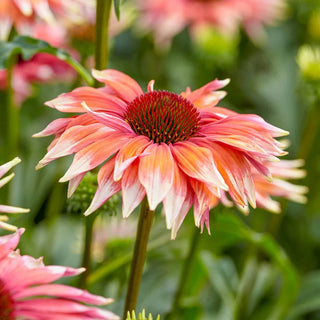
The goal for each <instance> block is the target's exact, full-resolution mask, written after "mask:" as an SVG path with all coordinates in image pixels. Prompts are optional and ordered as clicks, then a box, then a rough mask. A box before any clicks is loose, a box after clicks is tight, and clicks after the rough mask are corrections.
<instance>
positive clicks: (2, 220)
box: [0, 157, 30, 319]
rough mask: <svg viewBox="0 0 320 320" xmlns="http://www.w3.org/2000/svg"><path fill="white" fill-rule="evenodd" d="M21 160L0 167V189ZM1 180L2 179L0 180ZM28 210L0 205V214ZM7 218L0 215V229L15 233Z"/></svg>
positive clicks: (15, 159)
mask: <svg viewBox="0 0 320 320" xmlns="http://www.w3.org/2000/svg"><path fill="white" fill-rule="evenodd" d="M19 162H21V160H20V159H19V158H18V157H17V158H14V159H13V160H11V161H9V162H7V163H5V164H3V165H2V166H0V188H1V187H3V186H4V185H5V184H6V183H8V182H9V181H10V180H11V179H12V178H13V177H14V173H11V174H10V175H8V176H6V177H4V178H2V177H3V176H4V175H5V174H6V173H7V172H8V171H9V170H10V169H11V168H12V167H14V166H15V165H17V164H18V163H19ZM1 178H2V179H1ZM29 211H30V210H29V209H23V208H18V207H12V206H6V205H1V204H0V212H1V213H26V212H29ZM6 221H8V216H6V215H0V228H3V229H6V230H9V231H15V230H16V229H17V227H15V226H13V225H11V224H9V223H7V222H6ZM0 319H1V318H0Z"/></svg>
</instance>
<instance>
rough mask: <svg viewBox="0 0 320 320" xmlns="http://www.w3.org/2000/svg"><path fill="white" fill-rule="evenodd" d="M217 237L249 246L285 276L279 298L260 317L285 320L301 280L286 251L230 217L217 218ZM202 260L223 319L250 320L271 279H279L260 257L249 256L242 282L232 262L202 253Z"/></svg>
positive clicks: (234, 217)
mask: <svg viewBox="0 0 320 320" xmlns="http://www.w3.org/2000/svg"><path fill="white" fill-rule="evenodd" d="M214 237H215V239H216V240H217V239H219V238H220V237H223V238H226V239H228V240H229V241H228V245H235V244H237V243H239V242H243V241H245V242H248V243H250V244H251V245H253V246H254V248H255V249H260V250H261V251H262V252H263V253H264V254H265V255H266V256H267V258H268V259H270V261H271V263H272V265H273V266H275V267H277V269H278V270H279V271H280V273H281V276H282V286H281V289H280V291H279V294H278V297H277V299H276V300H275V301H274V303H273V304H272V305H270V307H268V309H267V310H264V313H263V314H264V315H265V316H264V317H262V315H260V318H257V319H268V320H271V319H272V320H283V319H284V317H285V316H286V314H287V313H288V311H289V308H290V307H291V305H292V304H293V302H294V300H295V298H296V295H297V293H298V289H299V287H298V284H299V279H298V274H297V271H296V269H295V267H294V266H293V265H292V263H291V261H290V260H289V258H288V257H287V255H286V253H285V252H284V251H283V250H282V248H281V247H280V246H279V245H278V244H277V242H276V241H275V240H274V239H273V238H272V237H271V236H270V235H268V234H263V233H258V232H255V231H254V230H252V229H250V228H249V227H247V226H246V225H245V224H244V223H243V222H242V221H241V220H240V218H238V217H237V216H236V215H234V214H229V213H223V214H217V215H216V216H215V235H214ZM254 252H255V251H254ZM201 260H202V262H203V264H204V266H205V267H206V270H207V273H208V277H209V279H210V281H211V283H212V284H213V285H214V287H215V289H216V290H217V292H218V293H219V295H220V296H221V298H222V300H223V302H224V307H223V308H222V310H221V314H223V316H222V317H221V319H226V320H227V319H244V318H245V319H248V318H247V317H248V316H249V315H250V313H251V312H252V310H253V309H254V307H255V306H256V305H257V303H258V301H259V300H260V299H261V297H262V296H263V294H264V293H265V291H266V290H267V289H268V287H269V286H270V279H273V278H274V277H275V273H274V271H273V270H272V269H270V266H268V264H265V263H264V262H263V263H259V262H258V261H257V260H256V255H249V256H248V258H247V260H246V262H245V267H244V269H243V272H242V275H241V277H240V278H239V279H237V277H235V275H236V274H237V272H236V267H235V266H234V265H233V262H232V260H230V259H229V258H217V257H215V256H214V254H213V253H210V252H202V254H201ZM231 306H233V307H231ZM250 319H251V318H250ZM252 319H254V318H252Z"/></svg>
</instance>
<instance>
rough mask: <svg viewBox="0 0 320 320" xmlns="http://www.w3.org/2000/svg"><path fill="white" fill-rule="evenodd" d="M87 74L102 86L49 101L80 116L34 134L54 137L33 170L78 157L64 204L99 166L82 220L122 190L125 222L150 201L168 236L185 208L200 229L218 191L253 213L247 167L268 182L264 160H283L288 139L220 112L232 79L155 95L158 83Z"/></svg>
mask: <svg viewBox="0 0 320 320" xmlns="http://www.w3.org/2000/svg"><path fill="white" fill-rule="evenodd" d="M92 74H93V76H94V77H95V78H96V79H97V80H98V81H100V82H102V83H104V84H105V87H104V88H101V89H95V88H90V87H81V88H78V89H75V90H73V91H72V92H70V93H65V94H62V95H60V96H59V97H57V98H56V99H53V100H51V101H49V102H47V103H46V104H47V105H48V106H50V107H52V108H55V109H57V110H59V111H62V112H70V113H80V115H76V116H74V117H71V118H60V119H57V120H55V121H53V122H52V123H50V124H49V125H48V126H47V127H46V128H45V129H44V130H43V131H42V132H40V133H38V134H36V135H34V136H37V137H41V136H47V135H52V134H54V135H55V138H54V140H53V141H52V143H51V144H50V146H49V148H48V153H47V154H46V156H45V157H44V158H43V159H42V160H41V161H40V162H39V164H38V166H37V168H41V167H43V166H45V165H47V164H48V163H50V162H51V161H53V160H55V159H57V158H60V157H63V156H67V155H70V154H75V157H74V159H73V162H72V164H71V166H70V167H69V169H68V171H67V172H66V174H65V175H64V176H63V177H62V178H61V179H60V181H61V182H65V181H69V192H68V195H69V196H71V195H72V193H73V192H74V190H75V189H76V188H77V186H78V185H79V183H80V181H81V179H82V178H83V176H84V175H85V173H86V172H87V171H89V170H91V169H93V168H96V167H97V166H99V165H100V164H103V163H104V162H105V164H104V165H103V166H102V167H101V168H100V170H99V173H98V189H97V191H96V194H95V196H94V198H93V201H92V203H91V205H90V206H89V208H88V209H87V211H86V212H85V215H88V214H90V213H91V212H93V211H95V210H96V209H97V208H99V207H100V206H101V205H102V204H103V203H104V202H105V201H107V200H108V199H109V198H110V197H111V196H112V195H113V194H115V193H117V192H118V191H120V190H122V198H123V206H122V210H123V216H124V217H128V216H129V215H130V214H131V212H132V211H133V210H134V209H135V208H136V207H137V206H138V205H139V204H140V202H141V201H142V199H143V198H144V197H145V196H147V199H148V202H149V207H150V209H151V210H155V209H156V207H157V206H158V204H160V203H161V202H162V203H163V206H164V211H165V215H166V223H167V227H168V229H172V237H173V238H174V237H175V235H176V233H177V230H178V229H179V227H180V225H181V223H182V221H183V219H184V217H185V215H186V214H187V212H188V211H189V209H190V207H191V206H192V205H194V218H195V224H196V225H197V226H199V225H200V221H201V217H202V215H203V214H204V213H205V212H207V211H208V210H209V209H210V208H211V207H212V206H213V205H214V203H213V202H214V200H213V199H214V197H213V196H214V195H216V196H217V197H220V191H221V189H224V190H229V193H230V194H231V195H232V197H233V199H234V200H235V201H236V202H237V203H238V204H239V205H241V206H247V205H248V202H249V203H250V204H251V205H252V206H255V192H254V184H253V180H252V174H251V167H252V166H254V167H256V168H257V170H259V172H261V173H262V174H264V175H265V176H269V175H270V173H269V170H268V168H267V167H266V166H265V165H264V161H266V160H271V159H274V158H275V157H277V156H280V155H283V154H285V152H283V151H282V149H280V147H279V146H280V143H279V142H278V141H276V140H275V139H274V137H277V136H282V135H285V134H287V132H286V131H283V130H281V129H279V128H276V127H274V126H272V125H270V124H268V123H266V122H265V121H264V120H263V119H262V118H260V117H259V116H257V115H253V114H246V115H242V114H237V113H235V112H232V111H231V110H227V109H224V108H221V107H216V104H217V103H218V102H219V100H220V99H222V98H223V97H224V96H225V92H223V91H216V90H218V89H220V88H222V87H224V86H225V85H226V84H227V83H228V82H229V81H228V80H224V81H219V80H214V81H212V82H210V83H208V84H206V85H205V86H203V87H201V88H199V89H197V90H194V91H191V90H190V88H187V90H186V92H182V93H181V94H180V95H177V94H175V93H171V92H167V91H154V90H153V84H154V81H150V83H149V85H148V92H146V93H144V92H143V91H142V89H141V87H140V86H139V85H138V83H137V82H136V81H135V80H133V79H132V78H130V77H129V76H127V75H125V74H123V73H122V72H119V71H116V70H104V71H97V70H94V71H93V73H92ZM107 160H108V161H107Z"/></svg>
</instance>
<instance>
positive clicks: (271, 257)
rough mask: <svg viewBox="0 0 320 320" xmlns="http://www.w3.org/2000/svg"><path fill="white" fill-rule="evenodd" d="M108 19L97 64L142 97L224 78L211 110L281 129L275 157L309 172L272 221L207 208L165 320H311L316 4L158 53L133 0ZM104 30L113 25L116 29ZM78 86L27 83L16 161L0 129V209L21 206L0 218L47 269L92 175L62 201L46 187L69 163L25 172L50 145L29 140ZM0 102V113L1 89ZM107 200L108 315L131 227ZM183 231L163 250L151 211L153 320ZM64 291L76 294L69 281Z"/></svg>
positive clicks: (119, 300) (80, 224)
mask: <svg viewBox="0 0 320 320" xmlns="http://www.w3.org/2000/svg"><path fill="white" fill-rule="evenodd" d="M120 10H121V11H120V22H122V23H123V25H121V28H120V29H119V30H117V31H115V32H114V34H111V35H110V56H109V63H108V66H109V67H110V68H115V69H118V70H120V71H122V72H125V73H127V74H128V75H130V76H131V77H132V78H134V79H136V80H137V82H138V83H139V84H140V85H141V87H142V88H144V89H145V90H146V87H147V83H148V81H149V80H151V79H154V80H155V81H156V82H155V88H156V89H161V90H168V91H173V92H177V93H179V92H181V91H184V90H185V88H186V87H187V86H190V87H191V88H192V89H196V88H198V87H200V86H202V85H204V84H206V83H208V82H209V81H211V80H213V79H214V78H219V79H225V78H230V79H231V82H230V84H229V85H228V86H227V87H226V88H225V90H226V91H227V92H228V95H227V96H226V97H225V98H224V99H223V100H222V101H221V103H220V105H221V106H224V107H227V108H230V109H232V110H235V111H237V112H240V113H256V114H258V115H260V116H262V117H263V118H264V119H265V120H266V121H268V122H270V123H272V124H273V125H276V126H278V127H280V128H283V129H285V130H288V131H290V136H289V137H288V138H289V139H290V146H289V148H288V151H289V154H288V156H286V158H288V159H297V158H299V159H304V160H305V166H304V168H305V169H306V170H307V172H308V174H307V176H306V178H304V179H302V180H299V181H296V183H297V184H301V185H305V186H307V187H308V188H309V192H308V195H307V196H308V202H307V203H306V204H304V205H303V204H297V203H292V202H289V201H287V200H280V201H281V206H282V212H281V213H280V214H272V213H269V212H267V211H264V210H262V209H256V210H253V209H251V210H250V214H249V215H248V216H245V215H243V214H242V213H241V212H239V211H238V210H237V209H236V208H225V207H223V206H221V205H220V206H218V207H217V208H215V209H214V210H213V211H212V213H211V231H212V235H211V236H209V235H208V234H207V232H206V231H204V233H203V234H202V235H201V236H200V239H199V243H198V246H197V249H196V252H195V259H194V261H193V263H190V264H189V269H190V276H189V277H188V278H186V279H185V281H186V287H185V291H184V294H183V299H182V300H181V306H180V311H179V312H180V313H179V317H178V319H187V320H188V319H190V320H191V319H192V320H197V319H202V320H211V319H216V320H231V319H248V320H261V319H271V318H272V316H271V315H272V314H273V315H274V314H275V313H276V312H277V310H285V311H284V315H283V317H282V318H280V319H288V320H299V319H308V320H316V319H320V231H319V230H320V209H319V208H320V191H319V190H320V152H319V151H320V148H319V139H320V132H319V125H320V120H319V117H320V67H319V65H320V2H319V1H318V0H290V1H289V2H288V3H287V8H286V13H285V15H284V17H283V18H282V19H281V20H280V21H278V22H277V23H276V24H275V25H274V26H268V27H267V28H266V29H265V31H266V35H267V37H266V39H265V41H264V42H263V43H255V42H253V41H252V39H250V38H249V37H248V36H247V34H246V33H245V32H244V31H243V30H240V32H239V33H238V34H237V35H236V36H234V37H232V38H228V37H225V36H223V35H221V34H220V33H219V32H216V31H215V30H206V31H203V32H202V33H201V35H200V36H198V37H196V38H194V37H192V36H190V33H189V31H188V29H187V28H185V29H184V30H182V32H179V33H178V34H177V35H175V36H174V37H173V39H172V41H171V43H169V44H166V46H160V45H156V44H155V41H154V38H153V34H152V33H151V32H148V31H146V30H141V26H139V24H140V22H141V16H140V15H139V11H138V10H137V8H136V4H135V3H134V2H132V1H129V0H127V1H125V2H124V3H122V4H121V6H120ZM111 23H114V24H117V22H116V19H115V18H114V19H113V20H112V22H111ZM111 29H112V28H111ZM74 31H75V32H74V34H73V33H71V34H72V37H71V40H70V41H71V44H70V46H72V47H73V49H72V50H73V51H75V52H76V53H75V57H76V58H77V59H78V60H81V61H82V62H83V63H84V64H85V65H86V66H87V68H90V67H91V66H92V65H93V62H92V58H91V56H92V54H93V52H94V43H93V41H92V35H93V34H92V32H93V28H92V27H91V29H90V27H88V28H86V29H84V30H80V29H79V30H76V29H75V30H74ZM76 31H78V32H76ZM317 50H318V51H317ZM79 85H83V83H82V80H81V79H80V78H79V77H74V78H73V79H72V81H53V82H52V81H51V82H50V83H45V84H34V85H32V94H31V95H30V96H28V97H27V98H26V99H25V100H24V101H23V103H22V104H21V106H20V107H19V111H18V113H19V115H18V116H19V143H18V149H17V150H15V151H16V154H12V152H11V151H10V148H11V146H10V145H6V144H5V141H4V139H3V135H4V133H3V130H4V129H3V128H4V127H5V125H4V121H5V120H4V118H3V117H2V116H1V118H2V119H0V120H1V127H0V129H1V130H0V132H1V137H0V143H1V145H0V149H1V158H0V160H1V161H0V163H4V162H5V161H8V160H10V159H11V158H13V157H14V156H19V157H20V158H21V159H22V162H21V163H20V164H19V165H18V166H17V167H15V169H14V170H13V171H14V172H15V174H16V176H15V178H14V179H13V181H12V182H11V183H10V184H8V185H7V186H6V187H3V188H2V189H1V194H0V200H1V201H0V203H6V204H10V205H15V206H21V207H24V208H30V209H31V212H30V213H27V214H24V215H19V216H16V217H11V222H13V223H14V224H15V225H17V226H21V227H22V226H23V227H26V232H25V234H24V235H23V238H22V240H21V243H20V249H21V252H22V253H24V254H30V255H32V256H35V257H38V256H44V261H45V263H46V264H62V265H69V266H73V267H79V266H81V255H82V248H83V239H84V225H85V218H84V217H83V216H82V213H83V211H84V209H85V208H86V207H87V206H88V205H89V203H90V200H91V199H92V196H93V194H94V190H95V187H96V185H95V173H94V172H93V173H92V175H90V176H88V177H87V178H86V179H85V181H84V182H83V183H82V184H81V185H80V188H79V190H78V191H77V192H76V193H75V195H74V196H73V197H71V199H69V200H67V199H66V194H67V191H66V189H67V185H66V184H60V183H58V180H59V178H60V177H61V176H62V175H63V173H64V172H65V171H66V169H67V167H68V164H69V163H70V162H71V160H72V159H71V158H69V159H60V160H58V161H55V163H51V164H50V165H48V166H47V167H46V168H44V169H42V170H40V171H35V166H36V164H37V163H38V161H39V160H40V159H41V158H42V157H43V156H44V154H45V152H46V147H47V145H48V144H49V143H50V141H51V139H50V138H42V139H35V138H32V137H31V136H32V134H34V133H36V132H39V131H40V130H42V129H43V128H44V127H45V126H46V125H47V123H49V122H50V121H52V120H53V119H55V118H57V117H60V116H61V115H60V114H59V112H58V111H56V110H53V109H50V108H48V107H46V106H45V105H44V102H45V101H48V100H50V99H52V98H54V97H56V96H57V95H58V94H60V93H63V92H68V91H70V90H71V89H73V88H74V87H77V86H79ZM0 101H1V105H0V107H2V105H4V104H5V103H6V91H5V90H3V91H2V92H1V93H0ZM1 113H2V112H1ZM120 200H121V198H120V196H115V197H113V198H112V199H111V200H110V201H109V202H108V203H107V204H106V205H105V206H104V207H103V208H102V209H101V210H100V211H102V212H100V214H99V217H98V218H97V220H96V224H95V229H94V239H95V241H94V251H93V253H94V255H93V256H94V259H93V266H92V273H91V276H90V277H89V289H90V290H91V291H92V292H94V293H98V294H102V295H105V296H107V297H113V298H114V299H115V302H114V303H113V304H112V305H111V306H109V307H108V308H109V309H111V310H113V311H114V312H115V313H117V314H121V313H122V307H123V301H124V294H125V288H126V280H127V278H128V273H129V263H130V257H131V253H132V247H133V241H134V236H135V228H136V227H135V226H136V221H137V217H138V212H137V211H135V212H134V213H133V214H132V215H131V217H130V218H129V219H127V220H123V219H122V218H121V208H120V206H121V201H120ZM194 229H195V227H194V222H193V218H192V215H191V214H190V215H188V217H187V219H186V220H185V222H184V223H183V225H182V227H181V229H180V230H179V232H178V236H177V239H176V240H174V241H172V240H170V232H169V231H167V230H166V228H165V222H164V217H163V216H162V215H161V208H159V209H158V210H157V214H156V218H155V225H154V227H153V229H152V233H151V240H150V242H149V252H148V257H147V262H146V265H145V272H144V275H143V281H142V288H141V291H140V296H139V303H138V305H139V307H138V309H137V310H141V309H142V308H146V310H147V311H148V312H151V313H152V314H153V315H154V316H156V315H157V314H161V319H163V318H164V317H165V314H166V313H167V312H168V311H169V310H170V309H171V305H172V300H173V297H174V294H175V291H176V289H177V284H178V281H179V278H180V274H181V270H182V266H183V264H184V260H185V257H186V256H187V254H188V250H189V243H190V239H191V238H192V235H193V234H194ZM1 232H2V231H1ZM3 233H4V232H3ZM281 248H282V249H281ZM71 283H72V284H75V285H77V279H72V280H71ZM295 292H297V297H296V298H295ZM277 308H278V309H277Z"/></svg>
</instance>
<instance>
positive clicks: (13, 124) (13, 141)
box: [5, 58, 19, 160]
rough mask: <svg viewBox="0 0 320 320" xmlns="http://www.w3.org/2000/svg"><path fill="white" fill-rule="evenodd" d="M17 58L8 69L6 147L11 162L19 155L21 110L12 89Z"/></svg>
mask: <svg viewBox="0 0 320 320" xmlns="http://www.w3.org/2000/svg"><path fill="white" fill-rule="evenodd" d="M15 60H16V59H15V58H13V59H12V61H11V63H10V66H9V67H8V69H7V103H6V122H5V125H6V141H5V142H6V146H7V148H8V149H7V150H8V151H7V153H6V157H7V160H11V158H13V157H14V156H16V155H17V153H18V144H19V109H18V106H16V105H15V103H14V91H13V87H12V82H13V69H14V66H15Z"/></svg>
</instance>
